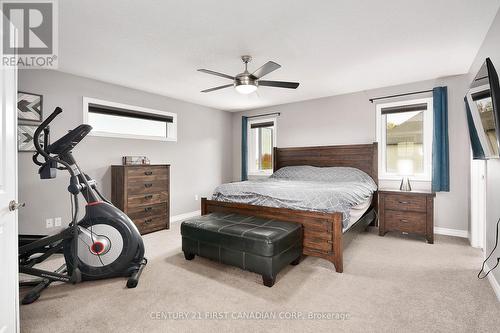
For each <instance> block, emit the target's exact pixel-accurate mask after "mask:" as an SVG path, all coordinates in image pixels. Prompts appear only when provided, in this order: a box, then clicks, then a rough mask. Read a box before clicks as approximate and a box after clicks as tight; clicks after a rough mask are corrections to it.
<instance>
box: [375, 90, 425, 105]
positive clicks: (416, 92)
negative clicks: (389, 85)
mask: <svg viewBox="0 0 500 333" xmlns="http://www.w3.org/2000/svg"><path fill="white" fill-rule="evenodd" d="M428 92H432V89H430V90H421V91H414V92H410V93H405V94H398V95H389V96H382V97H375V98H370V99H369V101H370V102H371V103H373V101H376V100H379V99H387V98H394V97H401V96H408V95H416V94H423V93H428Z"/></svg>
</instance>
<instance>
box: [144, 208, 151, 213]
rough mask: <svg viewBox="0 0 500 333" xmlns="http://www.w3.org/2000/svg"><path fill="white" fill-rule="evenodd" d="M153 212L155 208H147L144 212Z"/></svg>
mask: <svg viewBox="0 0 500 333" xmlns="http://www.w3.org/2000/svg"><path fill="white" fill-rule="evenodd" d="M152 210H153V207H146V208H144V211H145V212H150V211H152Z"/></svg>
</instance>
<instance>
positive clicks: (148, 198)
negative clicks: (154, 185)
mask: <svg viewBox="0 0 500 333" xmlns="http://www.w3.org/2000/svg"><path fill="white" fill-rule="evenodd" d="M144 199H147V200H150V199H153V195H152V194H148V195H145V196H144Z"/></svg>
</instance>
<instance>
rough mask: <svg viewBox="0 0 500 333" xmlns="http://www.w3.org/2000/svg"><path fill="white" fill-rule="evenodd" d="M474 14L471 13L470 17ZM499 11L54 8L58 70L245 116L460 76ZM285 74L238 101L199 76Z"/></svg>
mask: <svg viewBox="0 0 500 333" xmlns="http://www.w3.org/2000/svg"><path fill="white" fill-rule="evenodd" d="M479 4H480V6H479ZM499 5H500V0H481V1H470V0H425V1H423V0H422V1H415V0H379V1H359V0H358V1H348V0H344V1H341V0H310V1H304V0H254V1H239V0H182V1H179V0H176V1H170V0H168V1H165V0H163V1H152V0H147V1H146V0H142V1H137V0H134V1H129V0H126V1H125V0H106V1H102V0H85V1H81V0H63V1H59V22H60V23H59V38H60V42H59V70H61V71H64V72H68V73H73V74H77V75H81V76H85V77H90V78H95V79H99V80H102V81H106V82H111V83H116V84H120V85H124V86H128V87H133V88H137V89H141V90H145V91H149V92H154V93H158V94H161V95H165V96H169V97H173V98H177V99H181V100H185V101H188V102H193V103H197V104H201V105H205V106H210V107H214V108H217V109H222V110H230V111H234V110H243V109H252V108H257V107H263V106H270V105H276V104H283V103H289V102H295V101H301V100H307V99H313V98H319V97H324V96H331V95H337V94H342V93H347V92H354V91H361V90H366V89H371V88H378V87H384V86H389V85H395V84H402V83H408V82H414V81H420V80H426V79H432V78H436V77H442V76H448V75H455V74H462V73H466V72H468V70H469V67H470V65H471V63H472V61H473V59H474V57H475V55H476V53H477V51H478V49H479V47H480V45H481V43H482V41H483V39H484V37H485V35H486V33H487V31H488V28H489V27H490V25H491V23H492V21H493V18H494V16H495V14H496V12H497V10H498V8H499ZM244 54H249V55H251V56H252V57H253V59H254V60H253V61H252V62H251V63H250V64H249V69H250V71H252V69H256V68H258V67H260V66H261V65H262V64H264V63H265V62H267V61H268V60H273V61H275V62H277V63H279V64H281V65H282V68H281V69H279V70H277V71H275V72H273V73H271V74H269V75H268V76H266V78H265V79H266V80H285V81H298V82H300V86H299V88H298V89H297V90H288V89H279V88H270V87H261V88H259V90H258V92H257V93H253V94H251V95H240V94H238V93H237V92H236V91H234V89H232V88H228V89H224V90H219V91H215V92H212V93H206V94H204V93H200V90H203V89H206V88H211V87H215V86H218V85H222V84H227V83H230V82H231V81H230V80H226V79H224V78H220V77H216V76H211V75H207V74H203V73H200V72H197V71H196V69H198V68H207V69H211V70H215V71H219V72H223V73H227V74H230V75H235V74H237V73H240V72H242V70H243V64H242V63H241V60H240V56H241V55H244Z"/></svg>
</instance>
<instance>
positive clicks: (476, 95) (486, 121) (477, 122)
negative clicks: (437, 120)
mask: <svg viewBox="0 0 500 333" xmlns="http://www.w3.org/2000/svg"><path fill="white" fill-rule="evenodd" d="M465 102H466V112H467V122H468V124H469V136H470V140H471V145H472V153H473V157H474V159H489V158H499V157H500V153H499V152H500V85H499V81H498V74H497V72H496V70H495V67H494V66H493V63H492V62H491V60H490V58H486V61H485V62H484V63H483V65H482V66H481V69H480V70H479V72H478V73H477V75H476V77H475V78H474V81H472V83H471V85H470V89H469V92H468V93H467V95H466V96H465Z"/></svg>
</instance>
